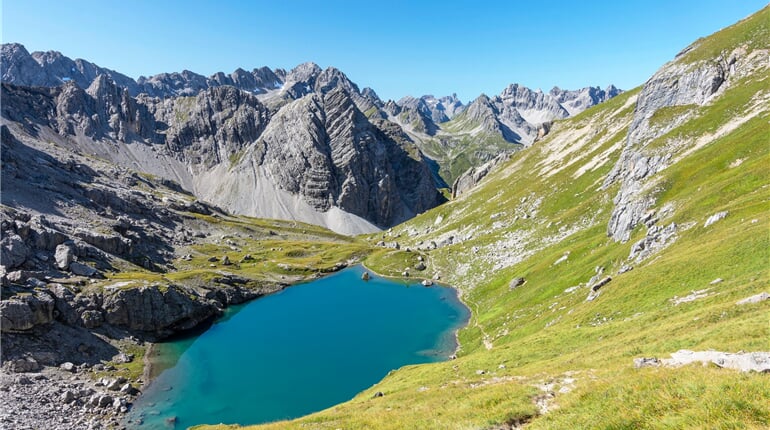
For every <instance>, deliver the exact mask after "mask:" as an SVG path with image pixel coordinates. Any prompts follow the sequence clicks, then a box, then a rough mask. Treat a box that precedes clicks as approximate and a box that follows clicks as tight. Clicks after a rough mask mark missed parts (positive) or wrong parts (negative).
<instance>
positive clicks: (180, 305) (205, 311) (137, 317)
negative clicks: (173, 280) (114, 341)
mask: <svg viewBox="0 0 770 430" xmlns="http://www.w3.org/2000/svg"><path fill="white" fill-rule="evenodd" d="M102 302H103V304H102V309H103V310H102V312H103V315H104V320H105V322H107V323H109V324H112V325H114V326H118V327H126V328H128V329H130V330H138V331H143V332H153V333H160V334H169V333H173V332H176V331H182V330H188V329H191V328H193V327H195V326H197V325H198V324H200V323H201V322H203V321H205V320H206V319H209V318H211V317H212V316H215V315H218V314H219V312H220V309H219V308H217V307H216V306H215V305H214V304H213V303H208V302H207V301H205V300H200V298H199V297H198V296H197V295H195V294H191V291H190V290H184V289H182V287H177V286H173V285H171V286H168V287H163V288H161V287H160V286H153V287H144V288H132V289H126V290H119V291H115V292H110V293H107V294H105V295H104V297H103V298H102Z"/></svg>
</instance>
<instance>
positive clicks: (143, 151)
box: [0, 43, 620, 233]
mask: <svg viewBox="0 0 770 430" xmlns="http://www.w3.org/2000/svg"><path fill="white" fill-rule="evenodd" d="M0 66H1V70H0V72H1V74H2V81H3V83H4V84H6V85H4V87H3V93H4V94H3V109H2V115H3V122H4V123H6V122H7V123H9V125H15V127H12V128H13V131H12V132H13V133H14V134H19V135H26V136H27V137H28V138H29V139H30V140H36V139H39V138H38V137H37V136H38V132H39V130H40V129H41V128H42V129H47V130H50V131H51V133H50V134H51V135H52V136H55V139H56V140H57V141H58V143H59V144H61V145H63V146H66V147H69V148H71V149H72V150H77V151H82V152H87V153H91V154H94V155H96V156H98V157H100V158H103V159H105V160H108V161H109V162H112V163H116V164H117V165H120V166H124V167H127V168H131V169H135V170H137V171H140V172H145V173H150V174H153V175H158V176H160V177H163V178H166V179H170V180H173V181H175V182H178V183H179V184H180V185H181V186H182V187H183V188H185V189H187V190H189V191H191V192H192V193H193V194H194V195H196V196H198V197H199V198H201V199H203V200H205V201H208V202H211V203H213V204H215V205H219V206H221V207H222V208H224V209H226V210H229V211H232V212H234V213H241V214H247V215H252V216H258V217H269V218H281V219H296V220H301V221H306V222H311V223H316V224H319V225H323V226H326V227H329V228H332V229H334V230H337V231H340V232H344V233H360V232H366V231H372V230H376V229H380V228H387V227H389V226H392V225H395V224H397V223H399V222H403V221H404V220H406V219H409V218H411V217H413V216H414V215H415V214H418V213H420V212H422V211H425V210H427V209H430V208H431V207H433V206H435V205H437V204H439V203H440V202H442V201H443V199H444V197H442V196H441V194H440V193H439V191H438V189H440V188H448V187H449V186H450V184H451V183H452V182H453V181H455V179H456V178H457V177H459V176H460V175H461V174H462V173H463V172H464V171H465V170H467V169H468V168H471V167H475V166H478V165H480V164H482V163H483V162H486V161H488V160H490V159H492V158H494V157H495V156H497V155H500V154H501V153H509V152H511V151H514V150H516V149H517V148H519V147H521V146H522V145H524V146H526V145H529V144H531V143H532V142H533V141H534V140H535V139H536V138H537V136H538V133H540V134H541V135H542V134H544V130H547V129H548V127H549V126H548V124H550V122H551V121H553V120H555V119H561V118H566V117H568V116H570V115H574V114H576V113H579V112H581V111H582V110H584V109H586V108H588V107H590V106H593V105H595V104H597V103H601V102H602V101H605V100H607V99H609V98H611V97H613V96H615V95H617V94H619V93H620V91H619V90H618V89H616V88H615V87H614V86H610V87H608V88H607V89H606V90H601V89H599V88H591V87H588V88H584V89H582V90H578V91H564V90H561V89H559V88H554V89H553V90H551V91H550V92H549V93H543V92H541V91H532V90H530V89H528V88H526V87H522V86H519V85H515V84H514V85H511V86H509V87H508V88H506V89H505V90H504V91H503V92H502V93H501V95H499V96H495V97H493V98H489V97H486V96H484V95H482V96H480V97H479V98H477V99H476V100H474V101H473V102H472V103H470V104H469V105H464V104H463V103H462V102H461V101H460V100H459V99H458V98H457V96H456V95H452V96H447V97H439V98H436V97H434V96H429V95H426V96H422V97H419V98H415V97H404V98H402V99H401V100H399V101H397V102H396V101H392V100H389V101H387V102H384V101H382V100H381V99H380V98H379V97H378V96H377V94H376V92H375V91H374V90H372V89H371V88H364V89H363V90H360V89H359V87H358V86H357V85H356V84H355V83H353V82H352V81H350V80H349V79H348V78H347V76H345V74H344V73H342V72H341V71H340V70H338V69H335V68H333V67H329V68H327V69H325V70H324V69H321V68H320V67H319V66H318V65H316V64H313V63H305V64H301V65H299V66H297V67H295V68H294V69H292V70H290V71H288V72H287V71H285V70H283V69H274V70H271V69H269V68H267V67H262V68H259V69H254V70H252V71H251V72H248V71H246V70H243V69H237V70H235V71H234V72H232V73H230V74H225V73H223V72H218V73H215V74H214V75H212V76H209V77H205V76H203V75H199V74H196V73H193V72H190V71H187V70H185V71H182V72H179V73H176V72H175V73H162V74H159V75H155V76H151V77H140V78H138V79H136V80H134V79H132V78H130V77H128V76H126V75H123V74H121V73H119V72H116V71H114V70H110V69H106V68H103V67H100V66H98V65H96V64H93V63H90V62H88V61H85V60H82V59H76V60H72V59H70V58H68V57H66V56H64V55H62V54H61V53H59V52H55V51H48V52H33V53H29V52H28V51H27V50H26V49H25V48H24V46H23V45H20V44H15V43H13V44H4V45H2V53H1V57H0ZM30 101H34V102H32V103H30ZM22 140H24V139H22ZM469 154H470V156H469Z"/></svg>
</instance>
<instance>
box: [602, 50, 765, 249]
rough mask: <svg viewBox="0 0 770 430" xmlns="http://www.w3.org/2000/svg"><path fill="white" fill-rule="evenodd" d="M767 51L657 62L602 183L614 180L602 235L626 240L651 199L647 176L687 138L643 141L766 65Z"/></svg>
mask: <svg viewBox="0 0 770 430" xmlns="http://www.w3.org/2000/svg"><path fill="white" fill-rule="evenodd" d="M766 55H767V50H756V51H754V52H747V50H746V48H745V47H739V48H737V49H734V50H733V51H732V52H731V53H723V54H722V55H720V56H719V57H716V58H711V59H708V60H704V61H700V62H698V63H695V64H688V63H685V62H683V61H679V59H675V60H674V61H672V62H670V63H668V64H666V65H665V66H663V67H662V68H661V69H660V70H659V71H658V72H657V73H655V74H654V75H653V76H652V77H651V78H650V79H649V80H648V81H647V82H646V83H645V84H644V87H643V88H642V91H641V93H640V94H639V98H638V101H637V104H636V109H635V111H634V119H633V122H632V123H631V126H630V127H629V131H628V137H627V140H626V146H625V149H624V150H623V153H622V154H621V157H620V159H619V160H618V163H617V164H616V165H615V167H614V168H613V170H612V171H611V172H610V174H609V175H608V176H607V179H606V180H605V182H604V187H608V186H610V185H611V184H613V183H615V182H620V183H621V187H620V190H619V191H618V194H617V196H616V197H615V199H614V203H615V207H614V209H613V212H612V215H611V218H610V222H609V225H608V227H607V234H608V236H610V237H612V238H613V239H615V240H618V241H623V242H625V241H627V240H628V239H629V237H630V234H631V231H632V230H633V229H634V227H636V226H637V225H638V224H639V223H640V222H642V221H643V219H644V217H645V216H647V214H648V211H649V209H650V208H651V207H652V206H653V205H654V204H655V198H654V196H653V195H652V193H651V192H650V191H651V190H649V189H648V188H649V185H650V184H651V183H652V180H651V178H652V177H654V176H655V174H656V173H658V172H660V171H661V170H663V169H665V168H666V167H667V166H668V165H669V164H670V163H671V162H672V160H673V159H674V158H676V156H677V155H678V154H679V153H681V152H683V151H686V150H687V147H688V146H689V145H690V144H692V142H691V141H689V140H688V139H679V140H669V141H668V144H667V145H666V147H665V148H664V149H663V150H661V149H654V148H653V149H651V148H647V147H646V146H647V145H648V144H649V143H650V142H652V141H654V140H655V139H657V138H659V137H661V136H663V135H665V134H666V133H667V132H669V131H670V130H672V129H674V128H676V127H679V126H680V125H682V124H683V123H684V122H686V121H687V120H688V119H689V118H690V117H691V115H692V114H693V108H696V107H700V106H705V105H708V104H710V103H711V102H712V101H713V100H714V99H716V98H718V97H719V96H720V95H721V94H722V93H723V92H724V91H725V88H726V87H728V86H730V85H732V84H733V83H734V82H735V81H737V79H739V78H740V77H742V76H746V75H747V74H749V73H752V72H753V71H754V70H756V69H757V68H767V67H768V65H767V62H766V60H764V58H765V57H766ZM674 107H679V109H681V112H678V111H676V110H674V111H670V112H672V114H671V115H672V117H671V118H669V119H667V120H666V121H655V120H654V115H655V114H656V113H658V112H663V111H664V110H665V109H671V108H674Z"/></svg>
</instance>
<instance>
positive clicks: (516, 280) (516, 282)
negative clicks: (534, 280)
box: [508, 277, 527, 290]
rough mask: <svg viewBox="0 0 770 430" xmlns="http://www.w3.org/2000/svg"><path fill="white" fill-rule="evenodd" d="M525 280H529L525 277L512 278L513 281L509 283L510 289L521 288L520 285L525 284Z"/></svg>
mask: <svg viewBox="0 0 770 430" xmlns="http://www.w3.org/2000/svg"><path fill="white" fill-rule="evenodd" d="M525 282H527V280H526V279H524V278H521V277H519V278H513V279H512V280H511V283H510V284H508V289H509V290H515V289H516V288H519V287H520V286H522V285H524V283H525Z"/></svg>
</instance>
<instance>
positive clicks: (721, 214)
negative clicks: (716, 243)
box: [703, 211, 728, 228]
mask: <svg viewBox="0 0 770 430" xmlns="http://www.w3.org/2000/svg"><path fill="white" fill-rule="evenodd" d="M727 213H728V212H727V211H722V212H717V213H715V214H714V215H711V216H710V217H708V218H707V219H706V222H705V223H703V227H704V228H706V227H708V226H710V225H711V224H714V223H715V222H717V221H721V220H723V219H725V217H727Z"/></svg>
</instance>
